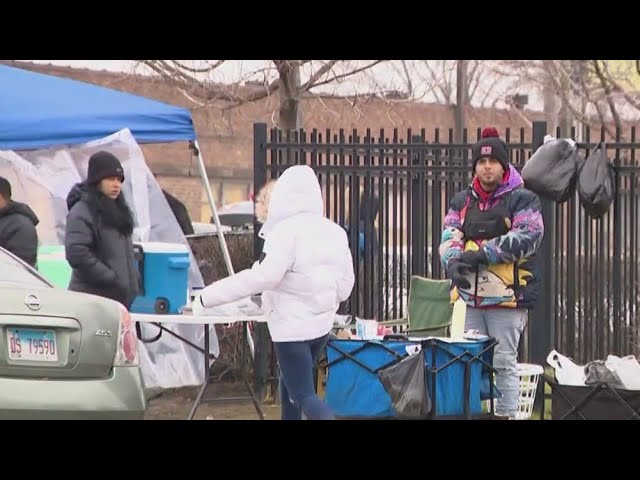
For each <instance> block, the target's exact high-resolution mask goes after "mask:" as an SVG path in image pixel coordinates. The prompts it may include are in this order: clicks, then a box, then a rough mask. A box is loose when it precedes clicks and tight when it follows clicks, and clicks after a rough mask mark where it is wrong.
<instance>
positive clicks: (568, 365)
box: [547, 350, 586, 387]
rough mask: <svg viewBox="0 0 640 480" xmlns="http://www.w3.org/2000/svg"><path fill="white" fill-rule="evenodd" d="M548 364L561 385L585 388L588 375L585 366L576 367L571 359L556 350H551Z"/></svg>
mask: <svg viewBox="0 0 640 480" xmlns="http://www.w3.org/2000/svg"><path fill="white" fill-rule="evenodd" d="M547 363H548V364H549V365H551V366H552V367H553V368H554V370H555V373H556V380H557V381H558V383H559V384H560V385H572V386H577V387H582V386H585V385H586V383H585V380H586V374H585V371H584V366H582V365H576V364H575V363H574V362H573V361H572V360H571V359H570V358H568V357H565V356H564V355H561V354H560V353H558V352H557V351H556V350H551V353H549V356H547Z"/></svg>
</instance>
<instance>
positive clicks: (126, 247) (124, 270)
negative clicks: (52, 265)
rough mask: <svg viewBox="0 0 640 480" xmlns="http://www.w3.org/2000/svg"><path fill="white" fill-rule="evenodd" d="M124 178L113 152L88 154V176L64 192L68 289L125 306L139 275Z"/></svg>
mask: <svg viewBox="0 0 640 480" xmlns="http://www.w3.org/2000/svg"><path fill="white" fill-rule="evenodd" d="M123 182H124V170H123V168H122V164H121V163H120V161H119V160H118V159H117V158H116V157H115V156H114V155H112V154H111V153H109V152H105V151H100V152H97V153H94V154H93V155H92V156H91V158H90V159H89V168H88V170H87V179H86V180H85V181H84V182H82V183H77V184H76V185H74V186H73V188H72V189H71V191H70V192H69V194H68V195H67V208H68V209H69V213H68V214H67V223H66V232H65V254H66V259H67V262H68V263H69V265H70V266H71V268H72V274H71V281H70V282H69V290H73V291H76V292H84V293H89V294H93V295H98V296H101V297H106V298H110V299H112V300H115V301H117V302H120V303H121V304H122V305H124V306H125V307H126V308H127V309H129V308H130V307H131V304H132V303H133V301H134V300H135V298H136V296H137V294H138V281H139V275H138V269H137V266H136V259H135V252H134V249H133V243H132V237H131V235H132V233H133V226H134V219H133V213H132V212H131V210H130V209H129V207H128V205H127V203H126V201H125V199H124V197H123V195H122V183H123Z"/></svg>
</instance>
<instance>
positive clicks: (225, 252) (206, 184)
mask: <svg viewBox="0 0 640 480" xmlns="http://www.w3.org/2000/svg"><path fill="white" fill-rule="evenodd" d="M194 146H195V147H196V152H197V154H198V167H199V168H200V176H201V177H202V183H203V184H204V189H205V191H206V192H207V199H208V200H209V206H210V207H211V213H212V215H213V222H214V223H215V224H216V230H217V234H218V239H219V240H220V248H221V249H222V256H223V257H224V263H225V264H226V265H227V271H228V272H229V275H233V274H234V273H235V272H234V271H233V264H232V263H231V255H229V249H228V248H227V242H226V240H225V239H224V234H223V233H222V225H221V224H220V217H218V209H217V208H216V202H215V201H214V200H213V192H211V185H210V184H209V176H208V175H207V169H206V167H205V165H204V160H203V159H202V150H200V145H199V144H198V140H195V141H194ZM247 344H248V345H249V350H250V351H251V357H253V356H254V355H255V349H254V346H253V338H251V335H247Z"/></svg>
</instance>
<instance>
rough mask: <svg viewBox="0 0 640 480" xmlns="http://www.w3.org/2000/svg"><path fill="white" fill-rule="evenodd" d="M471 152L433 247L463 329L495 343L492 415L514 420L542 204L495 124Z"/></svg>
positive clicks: (535, 277)
mask: <svg viewBox="0 0 640 480" xmlns="http://www.w3.org/2000/svg"><path fill="white" fill-rule="evenodd" d="M472 158H473V169H474V173H475V177H474V179H473V182H472V184H471V185H470V186H469V187H468V188H467V189H465V190H463V191H461V192H459V193H458V194H456V195H455V196H454V197H453V198H452V199H451V204H450V207H449V211H448V213H447V216H446V217H445V220H444V225H443V231H442V240H441V244H440V248H439V253H440V259H441V261H442V265H443V267H444V268H445V271H446V274H447V277H448V278H450V279H451V283H452V287H453V288H452V300H453V301H455V300H457V299H458V298H462V299H463V300H464V302H465V303H466V307H467V308H466V318H465V331H468V330H477V331H479V333H480V334H483V335H489V336H491V337H494V338H495V339H497V340H498V342H499V343H498V344H497V345H496V349H495V352H494V367H495V368H496V369H497V375H496V387H497V389H498V390H499V391H500V392H501V393H502V397H501V398H499V399H497V401H496V415H499V416H503V417H507V416H508V417H509V418H514V417H515V415H516V412H517V409H518V395H519V379H518V375H517V373H516V364H517V357H518V344H519V342H520V336H521V334H522V331H523V330H524V327H525V324H526V320H527V311H528V309H530V308H532V307H533V306H534V305H535V303H536V300H537V297H538V291H539V281H540V278H539V271H538V268H537V262H536V252H537V251H538V248H539V247H540V244H541V242H542V237H543V234H544V226H543V221H542V214H541V204H540V199H539V198H538V196H537V195H536V194H535V193H533V192H531V191H530V190H527V189H526V188H524V182H523V180H522V177H521V176H520V174H519V173H518V171H517V170H516V169H515V168H514V167H513V166H512V165H511V164H510V163H509V153H508V151H507V145H506V144H505V142H504V141H503V140H501V139H500V138H499V135H498V132H497V130H496V129H495V128H492V127H489V128H485V129H484V130H483V131H482V138H481V139H480V141H478V143H476V144H475V145H474V146H473V148H472Z"/></svg>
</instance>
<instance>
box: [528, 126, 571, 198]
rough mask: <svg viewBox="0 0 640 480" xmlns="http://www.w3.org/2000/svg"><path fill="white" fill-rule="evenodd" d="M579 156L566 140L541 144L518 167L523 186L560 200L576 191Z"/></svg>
mask: <svg viewBox="0 0 640 480" xmlns="http://www.w3.org/2000/svg"><path fill="white" fill-rule="evenodd" d="M580 163H581V162H580V156H579V154H578V150H577V149H576V148H575V145H574V144H572V143H571V142H569V141H567V140H566V139H562V138H560V139H554V140H550V141H548V142H546V143H545V144H543V145H541V146H540V148H538V150H536V152H535V153H534V154H533V155H531V158H530V159H529V160H527V162H526V163H525V164H524V167H523V168H522V172H521V175H522V179H523V180H524V186H525V187H526V188H528V189H529V190H531V191H532V192H534V193H537V194H538V195H539V196H540V197H543V198H547V199H549V200H553V201H554V202H556V203H562V202H566V201H567V200H569V199H570V198H571V197H572V196H573V194H574V193H575V191H576V183H577V181H578V165H579V164H580Z"/></svg>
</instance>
